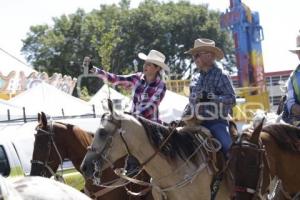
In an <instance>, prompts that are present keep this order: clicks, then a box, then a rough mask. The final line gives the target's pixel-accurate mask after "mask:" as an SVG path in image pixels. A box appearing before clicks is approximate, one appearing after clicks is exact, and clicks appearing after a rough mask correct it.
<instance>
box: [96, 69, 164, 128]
mask: <svg viewBox="0 0 300 200" xmlns="http://www.w3.org/2000/svg"><path fill="white" fill-rule="evenodd" d="M96 73H97V74H99V75H100V77H101V78H103V79H105V80H108V81H109V82H110V83H112V84H113V85H122V86H123V87H125V88H127V89H133V91H134V92H133V104H132V112H133V113H134V114H137V115H140V116H143V117H145V118H147V119H150V120H152V121H156V122H159V123H160V122H161V121H160V120H159V110H158V106H159V104H160V102H161V101H162V99H163V98H164V96H165V93H166V89H167V88H166V85H165V83H164V82H163V81H162V80H161V79H160V77H159V76H157V77H156V79H155V80H154V81H153V82H151V83H147V82H146V80H145V76H144V74H143V73H140V72H139V73H135V74H130V75H116V74H112V73H109V72H106V71H104V70H101V69H98V68H96Z"/></svg>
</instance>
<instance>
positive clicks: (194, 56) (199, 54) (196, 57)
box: [193, 51, 209, 60]
mask: <svg viewBox="0 0 300 200" xmlns="http://www.w3.org/2000/svg"><path fill="white" fill-rule="evenodd" d="M205 54H209V52H205V51H202V52H199V53H196V54H194V55H193V59H194V60H196V59H198V58H199V57H200V56H201V55H205Z"/></svg>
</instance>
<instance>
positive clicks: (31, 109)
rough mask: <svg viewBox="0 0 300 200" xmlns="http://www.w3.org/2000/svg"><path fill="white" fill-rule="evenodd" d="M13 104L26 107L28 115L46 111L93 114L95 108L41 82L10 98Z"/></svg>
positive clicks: (57, 113) (48, 113)
mask: <svg viewBox="0 0 300 200" xmlns="http://www.w3.org/2000/svg"><path fill="white" fill-rule="evenodd" d="M9 102H10V103H11V104H13V105H16V106H19V107H25V110H26V114H27V115H35V116H36V115H37V113H38V112H41V111H43V112H45V113H46V114H47V115H50V116H62V115H63V113H64V115H65V116H71V115H84V114H92V113H93V109H92V106H90V105H89V104H88V103H87V102H85V101H83V100H81V99H79V98H76V97H73V96H71V95H69V94H67V93H65V92H62V91H60V90H58V89H57V88H55V87H53V86H51V85H49V84H47V83H44V82H42V83H40V84H38V85H37V86H35V87H33V88H30V89H29V90H26V91H24V92H23V93H21V94H19V95H17V96H16V97H14V98H12V99H10V100H9Z"/></svg>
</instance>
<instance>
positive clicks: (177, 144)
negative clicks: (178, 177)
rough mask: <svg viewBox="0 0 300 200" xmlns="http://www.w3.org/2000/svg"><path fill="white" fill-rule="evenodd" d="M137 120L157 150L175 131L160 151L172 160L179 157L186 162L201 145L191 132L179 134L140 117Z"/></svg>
mask: <svg viewBox="0 0 300 200" xmlns="http://www.w3.org/2000/svg"><path fill="white" fill-rule="evenodd" d="M137 119H138V121H139V122H140V123H141V124H142V125H143V127H144V129H145V131H146V134H147V136H148V139H149V140H150V143H151V144H152V145H154V146H155V148H159V146H160V144H161V143H162V142H163V141H164V140H165V138H166V137H167V136H168V135H169V134H171V132H172V131H175V132H173V133H172V136H171V137H170V138H169V140H168V141H167V142H166V143H165V145H164V146H163V147H162V148H161V149H160V152H161V153H162V154H163V155H165V156H167V157H168V158H170V159H175V158H176V156H179V157H180V158H182V159H183V160H186V159H187V158H188V157H189V156H191V155H192V154H193V153H194V152H195V151H196V149H197V148H198V147H199V146H200V145H201V142H200V141H199V140H198V139H197V138H196V137H195V135H194V134H192V133H190V132H184V131H180V132H178V131H177V130H176V129H174V130H173V129H171V128H168V127H166V126H163V125H161V124H158V123H155V122H153V121H150V120H148V119H145V118H143V117H140V116H138V117H137Z"/></svg>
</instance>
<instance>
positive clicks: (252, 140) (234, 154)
mask: <svg viewBox="0 0 300 200" xmlns="http://www.w3.org/2000/svg"><path fill="white" fill-rule="evenodd" d="M263 123H264V119H263V120H262V121H261V122H260V123H259V125H258V126H257V127H255V129H254V131H253V133H252V134H251V135H247V134H246V133H243V134H241V135H240V136H239V138H238V139H237V141H236V142H234V143H233V144H232V146H231V149H230V151H229V154H230V155H229V156H230V158H229V167H230V170H231V172H232V174H233V177H234V194H233V199H234V200H248V199H249V200H256V199H261V198H262V197H261V188H262V184H263V167H264V156H265V150H264V148H263V147H262V144H261V142H260V140H259V137H260V132H261V130H262V127H263Z"/></svg>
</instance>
